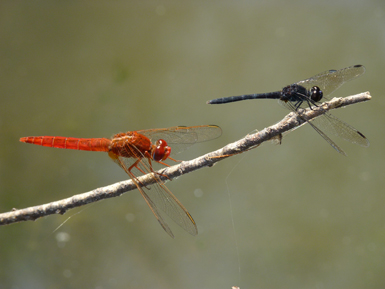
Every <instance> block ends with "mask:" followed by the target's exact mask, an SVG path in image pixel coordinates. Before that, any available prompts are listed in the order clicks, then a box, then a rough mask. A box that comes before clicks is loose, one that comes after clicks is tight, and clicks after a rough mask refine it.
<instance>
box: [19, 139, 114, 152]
mask: <svg viewBox="0 0 385 289" xmlns="http://www.w3.org/2000/svg"><path fill="white" fill-rule="evenodd" d="M20 141H21V142H25V143H31V144H35V145H40V146H45V147H52V148H60V149H72V150H83V151H98V152H108V150H109V145H110V143H111V140H109V139H106V138H74V137H62V136H29V137H22V138H21V139H20Z"/></svg>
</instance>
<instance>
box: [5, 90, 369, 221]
mask: <svg viewBox="0 0 385 289" xmlns="http://www.w3.org/2000/svg"><path fill="white" fill-rule="evenodd" d="M370 99H371V96H370V93H369V92H364V93H360V94H357V95H353V96H348V97H345V98H333V99H332V100H331V101H328V102H325V103H323V104H322V105H320V106H319V107H316V108H313V109H312V110H311V109H306V110H305V111H304V112H303V113H301V117H300V116H299V115H298V114H296V113H293V112H291V113H289V114H288V115H287V116H285V117H284V118H283V119H282V120H281V121H280V122H278V123H276V124H274V125H272V126H270V127H267V128H265V129H263V130H261V131H259V132H257V133H254V134H250V135H247V136H245V137H244V138H242V139H240V140H239V141H236V142H234V143H231V144H228V145H226V146H225V147H223V148H221V149H219V150H216V151H214V152H211V153H208V154H206V155H203V156H201V157H198V158H196V159H193V160H191V161H183V162H182V163H180V164H178V165H175V166H172V167H167V168H164V169H161V170H159V171H158V173H159V174H161V176H160V178H161V179H162V180H163V181H167V180H168V179H170V180H171V179H174V178H176V177H179V176H181V175H184V174H187V173H190V172H192V171H195V170H197V169H200V168H203V167H211V166H213V165H214V164H215V163H216V162H219V161H221V160H223V159H225V158H227V157H230V156H232V155H236V154H240V153H243V152H245V151H248V150H250V149H253V148H256V147H258V146H259V145H260V144H261V143H263V142H265V141H268V140H271V139H274V138H277V139H279V140H280V139H281V136H282V134H283V133H284V132H288V131H290V130H292V129H294V128H297V127H299V126H301V125H303V124H305V123H306V121H309V120H311V119H313V118H315V117H317V116H319V115H321V114H323V113H325V112H326V111H329V110H331V109H334V108H340V107H343V106H347V105H351V104H355V103H359V102H363V101H368V100H370ZM151 176H152V174H147V175H144V176H141V177H138V179H139V182H140V183H141V184H143V185H145V186H149V185H151V184H153V183H154V182H155V178H153V177H151ZM134 189H136V186H135V184H134V183H133V182H132V180H128V181H123V182H119V183H116V184H113V185H110V186H106V187H102V188H98V189H95V190H93V191H90V192H87V193H83V194H79V195H75V196H72V197H70V198H67V199H63V200H60V201H56V202H52V203H48V204H44V205H39V206H34V207H29V208H25V209H20V210H18V209H13V210H12V211H10V212H7V213H2V214H0V225H7V224H11V223H16V222H21V221H29V220H32V221H34V220H36V219H38V218H40V217H44V216H48V215H52V214H64V213H65V212H67V211H68V210H69V209H73V208H76V207H80V206H83V205H86V204H89V203H93V202H97V201H100V200H103V199H107V198H113V197H117V196H120V195H122V194H123V193H125V192H128V191H131V190H134Z"/></svg>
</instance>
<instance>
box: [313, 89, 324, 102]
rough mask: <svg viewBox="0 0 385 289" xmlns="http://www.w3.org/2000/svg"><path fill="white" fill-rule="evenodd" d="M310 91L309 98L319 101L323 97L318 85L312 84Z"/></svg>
mask: <svg viewBox="0 0 385 289" xmlns="http://www.w3.org/2000/svg"><path fill="white" fill-rule="evenodd" d="M310 93H311V99H312V100H314V101H316V102H319V101H320V100H321V99H322V97H323V92H322V90H321V89H320V88H319V87H318V86H313V87H312V88H311V89H310Z"/></svg>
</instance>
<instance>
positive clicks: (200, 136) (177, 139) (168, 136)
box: [137, 125, 222, 154]
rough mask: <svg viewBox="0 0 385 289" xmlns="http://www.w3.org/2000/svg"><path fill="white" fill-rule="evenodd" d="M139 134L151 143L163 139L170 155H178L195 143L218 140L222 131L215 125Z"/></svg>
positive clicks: (149, 131) (174, 128)
mask: <svg viewBox="0 0 385 289" xmlns="http://www.w3.org/2000/svg"><path fill="white" fill-rule="evenodd" d="M137 132H138V133H140V134H143V135H145V136H147V137H148V138H149V139H150V140H151V142H153V143H155V142H156V141H157V140H158V139H164V140H165V141H166V142H167V143H168V144H169V145H171V151H172V154H176V153H180V152H182V151H184V150H185V149H187V148H188V147H190V146H192V145H193V144H195V143H199V142H204V141H208V140H212V139H215V138H218V137H219V136H220V135H221V134H222V130H221V128H220V127H219V126H216V125H201V126H190V127H186V126H175V127H170V128H161V129H149V130H139V131H137Z"/></svg>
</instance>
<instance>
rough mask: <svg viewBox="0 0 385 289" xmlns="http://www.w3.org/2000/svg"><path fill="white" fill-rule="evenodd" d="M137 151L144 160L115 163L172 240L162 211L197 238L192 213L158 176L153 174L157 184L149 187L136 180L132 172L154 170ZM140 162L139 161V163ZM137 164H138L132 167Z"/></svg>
mask: <svg viewBox="0 0 385 289" xmlns="http://www.w3.org/2000/svg"><path fill="white" fill-rule="evenodd" d="M131 149H132V150H135V153H136V154H137V155H138V156H139V155H141V156H142V158H136V159H135V158H125V157H117V158H116V159H114V161H115V162H116V163H117V164H118V165H119V166H120V167H122V168H123V169H124V171H125V172H126V173H127V174H128V175H129V176H130V177H131V179H132V180H133V182H134V183H135V185H136V186H137V188H138V190H139V192H140V193H141V195H142V196H143V198H144V199H145V201H146V203H147V205H148V206H149V207H150V209H151V211H152V213H153V214H154V216H155V217H156V219H157V220H158V222H159V223H160V225H161V226H162V228H163V229H164V230H165V231H166V232H167V234H169V235H170V236H171V237H172V238H174V235H173V233H172V231H171V229H170V228H169V226H168V225H167V222H166V221H165V220H164V219H163V218H162V215H161V214H160V211H159V210H158V208H159V209H161V210H162V211H163V212H164V213H166V214H167V215H168V216H169V217H170V218H171V219H172V220H173V221H174V222H175V223H177V224H178V225H179V226H181V227H182V228H183V229H184V230H186V231H187V232H189V233H190V234H191V235H193V236H195V235H196V234H198V229H197V227H196V224H195V221H194V219H193V218H192V216H191V215H190V213H189V212H188V211H187V210H186V208H185V207H184V206H183V205H182V204H181V203H180V202H179V200H178V199H177V198H176V197H175V196H174V195H173V194H172V193H171V191H170V190H169V189H168V188H167V187H166V186H165V184H164V183H163V182H162V180H161V179H160V178H159V176H158V175H157V174H155V173H154V174H153V176H152V177H153V178H154V179H155V184H154V185H152V186H150V187H149V188H147V187H142V186H141V184H140V183H139V181H138V179H137V178H136V175H135V173H133V172H132V171H131V169H132V170H134V169H135V170H136V169H138V170H139V172H140V173H145V174H147V173H151V172H153V171H152V168H151V164H150V163H149V161H148V159H147V158H146V157H145V156H143V155H142V154H141V153H140V151H139V150H137V149H136V148H135V147H132V148H131ZM138 160H139V161H138ZM135 162H137V164H136V165H135V166H134V167H132V166H133V165H134V164H135Z"/></svg>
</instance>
